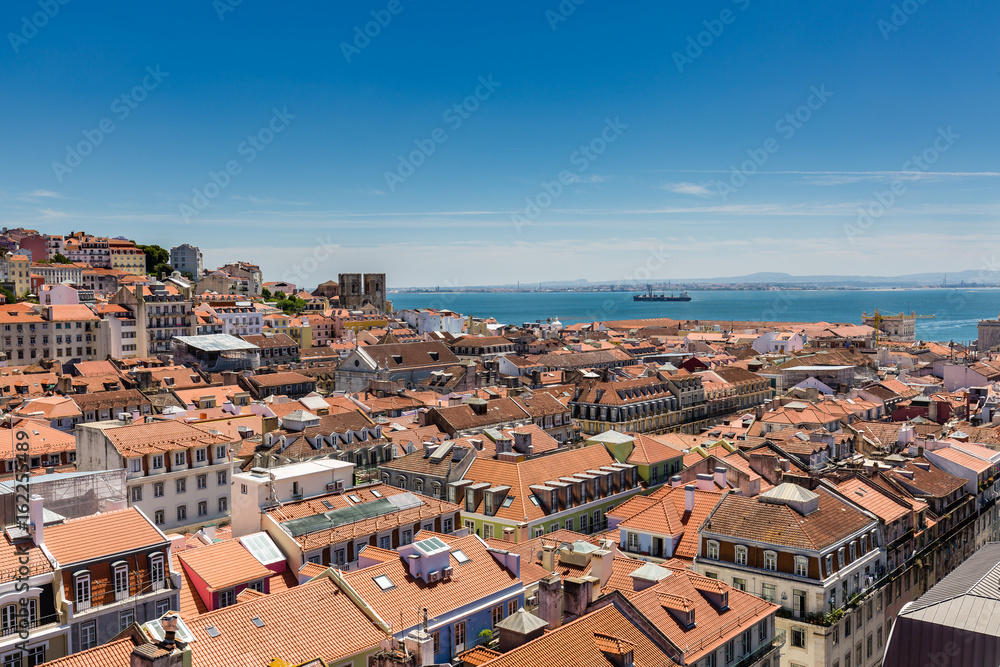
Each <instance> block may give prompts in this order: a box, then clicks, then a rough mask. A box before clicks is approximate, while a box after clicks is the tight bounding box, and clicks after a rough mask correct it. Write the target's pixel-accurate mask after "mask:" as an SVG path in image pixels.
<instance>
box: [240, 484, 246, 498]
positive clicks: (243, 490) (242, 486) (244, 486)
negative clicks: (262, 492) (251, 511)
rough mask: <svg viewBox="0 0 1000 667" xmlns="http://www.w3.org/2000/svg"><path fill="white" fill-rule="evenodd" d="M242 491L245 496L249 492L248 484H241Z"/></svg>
mask: <svg viewBox="0 0 1000 667" xmlns="http://www.w3.org/2000/svg"><path fill="white" fill-rule="evenodd" d="M240 493H242V494H243V495H244V496H245V495H246V494H247V485H246V484H240Z"/></svg>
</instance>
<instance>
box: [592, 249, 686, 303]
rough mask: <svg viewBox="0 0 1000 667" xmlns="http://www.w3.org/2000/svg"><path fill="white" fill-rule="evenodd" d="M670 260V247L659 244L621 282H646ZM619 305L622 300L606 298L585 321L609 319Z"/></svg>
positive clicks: (671, 256)
mask: <svg viewBox="0 0 1000 667" xmlns="http://www.w3.org/2000/svg"><path fill="white" fill-rule="evenodd" d="M672 258H673V255H672V254H671V253H670V247H669V246H668V245H667V244H665V243H660V244H659V245H658V246H656V247H654V248H649V250H648V252H647V256H646V260H645V261H644V262H643V263H642V264H639V265H638V266H636V267H635V268H634V269H632V271H630V272H629V273H628V274H626V275H625V276H623V278H622V280H624V281H625V282H632V283H634V282H640V283H641V282H646V281H647V280H649V279H650V278H652V277H653V276H655V275H656V274H657V273H658V272H659V271H660V269H662V268H663V267H664V266H665V265H666V263H667V260H670V259H672ZM630 301H631V299H630ZM621 304H622V300H621V299H620V298H619V299H613V298H611V297H608V298H607V299H605V300H604V301H602V302H601V309H600V310H598V311H593V310H592V311H588V312H587V313H586V316H585V317H586V318H587V320H589V321H591V322H603V321H604V320H607V319H609V318H610V317H611V316H613V315H614V314H615V313H617V312H618V310H619V308H621Z"/></svg>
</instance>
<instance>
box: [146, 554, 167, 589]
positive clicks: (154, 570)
mask: <svg viewBox="0 0 1000 667" xmlns="http://www.w3.org/2000/svg"><path fill="white" fill-rule="evenodd" d="M149 579H150V582H151V583H152V588H153V590H154V591H158V590H160V589H162V588H163V587H164V584H165V583H166V572H165V570H164V566H163V555H162V554H153V555H152V556H150V557H149Z"/></svg>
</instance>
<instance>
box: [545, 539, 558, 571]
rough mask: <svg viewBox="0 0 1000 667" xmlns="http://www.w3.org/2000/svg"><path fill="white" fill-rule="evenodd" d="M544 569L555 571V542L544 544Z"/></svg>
mask: <svg viewBox="0 0 1000 667" xmlns="http://www.w3.org/2000/svg"><path fill="white" fill-rule="evenodd" d="M542 569H543V570H545V571H546V572H554V571H555V569H556V547H555V545H554V544H543V545H542Z"/></svg>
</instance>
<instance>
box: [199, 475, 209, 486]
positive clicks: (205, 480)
mask: <svg viewBox="0 0 1000 667" xmlns="http://www.w3.org/2000/svg"><path fill="white" fill-rule="evenodd" d="M206 487H208V476H207V475H198V488H199V489H204V488H206Z"/></svg>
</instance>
